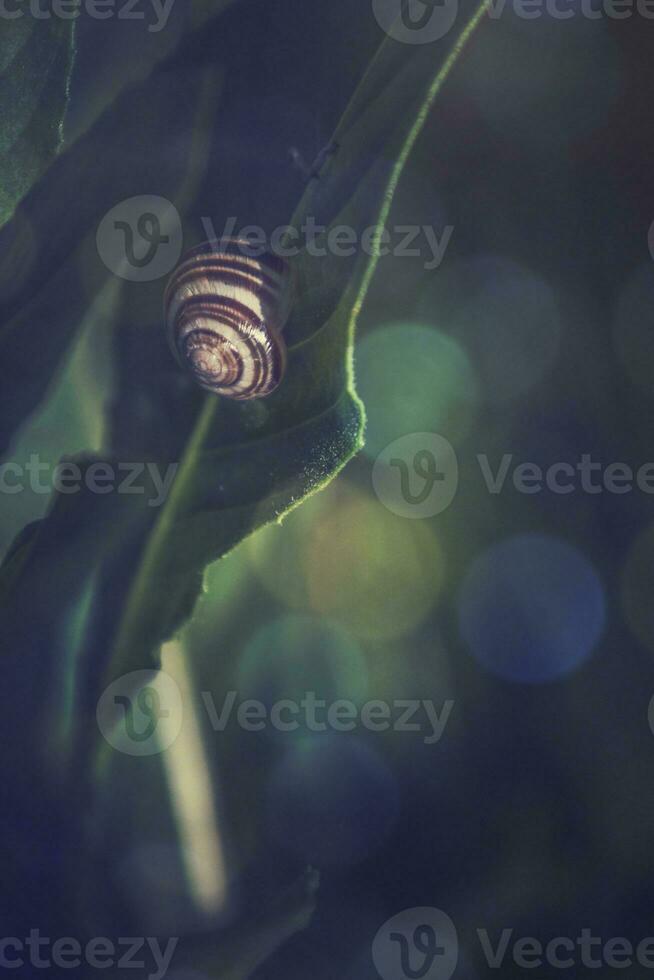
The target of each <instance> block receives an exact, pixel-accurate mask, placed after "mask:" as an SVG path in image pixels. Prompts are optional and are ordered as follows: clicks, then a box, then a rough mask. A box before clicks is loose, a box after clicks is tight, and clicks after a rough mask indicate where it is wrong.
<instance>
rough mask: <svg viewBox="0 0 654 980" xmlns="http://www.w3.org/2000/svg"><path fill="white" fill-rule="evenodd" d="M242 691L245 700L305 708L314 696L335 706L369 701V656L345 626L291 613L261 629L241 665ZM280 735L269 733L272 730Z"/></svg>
mask: <svg viewBox="0 0 654 980" xmlns="http://www.w3.org/2000/svg"><path fill="white" fill-rule="evenodd" d="M237 687H238V691H239V695H240V696H241V697H242V698H253V699H255V700H257V701H261V702H262V703H263V704H265V705H266V706H267V708H268V710H270V709H271V708H272V706H273V705H274V704H275V702H279V701H282V700H284V699H290V700H292V701H294V702H296V703H299V702H300V701H301V700H302V698H303V697H304V696H305V694H306V693H307V692H308V691H311V692H313V693H314V694H315V695H316V697H317V698H318V699H322V700H325V701H327V702H328V703H332V702H334V701H336V700H338V699H340V698H346V699H348V700H350V701H354V702H355V703H360V702H362V701H363V700H365V697H366V693H367V689H368V683H367V669H366V662H365V659H364V656H363V654H362V652H361V649H360V647H359V645H358V643H357V642H356V640H354V639H353V637H351V636H350V635H349V634H348V633H347V632H346V631H345V630H344V629H343V628H342V627H340V626H338V625H337V624H336V623H331V622H329V621H327V620H325V619H322V618H321V617H319V616H310V615H305V614H299V613H288V614H287V615H284V616H280V617H278V618H277V619H275V620H273V621H272V622H271V623H267V624H266V625H265V626H263V627H262V628H261V629H259V630H257V632H256V633H255V634H254V636H253V637H252V638H251V640H250V641H249V643H248V644H247V646H246V648H245V650H244V652H243V655H242V657H241V659H240V661H239V665H238V670H237ZM268 730H270V731H274V730H273V729H266V731H268Z"/></svg>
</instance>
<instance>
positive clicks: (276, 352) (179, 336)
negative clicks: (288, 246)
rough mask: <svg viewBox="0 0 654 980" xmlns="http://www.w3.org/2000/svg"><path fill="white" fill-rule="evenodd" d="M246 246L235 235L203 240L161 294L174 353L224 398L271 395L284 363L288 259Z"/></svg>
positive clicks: (201, 382) (203, 382)
mask: <svg viewBox="0 0 654 980" xmlns="http://www.w3.org/2000/svg"><path fill="white" fill-rule="evenodd" d="M248 247H251V246H248V243H247V242H240V241H239V240H237V239H234V240H232V241H229V242H205V243H204V244H202V245H198V246H197V248H194V249H192V250H191V251H190V252H189V253H188V254H187V255H186V256H185V257H184V258H183V259H182V261H181V263H180V265H179V266H178V267H177V269H176V270H175V272H173V274H172V276H171V278H170V282H169V283H168V286H167V288H166V294H165V299H164V308H165V317H166V333H167V335H168V341H169V343H170V346H171V347H172V350H173V352H174V354H175V356H176V358H177V360H178V361H179V363H180V364H181V365H182V367H184V368H185V369H186V370H188V371H190V373H191V374H192V375H193V377H194V378H195V380H196V381H197V382H198V384H199V385H201V386H202V387H203V388H207V389H208V390H209V391H213V392H215V393H216V394H218V395H225V396H226V397H227V398H237V399H248V398H263V397H264V396H265V395H269V394H270V393H271V392H272V391H274V390H275V388H276V387H277V386H278V384H279V382H280V381H281V379H282V376H283V374H284V368H285V363H286V345H285V344H284V341H283V339H282V337H281V330H282V329H283V327H284V323H285V322H286V319H287V316H288V312H289V306H290V298H291V297H290V293H291V287H290V270H289V266H288V263H287V262H285V261H284V259H282V258H280V257H279V256H277V255H274V254H273V253H272V252H266V253H265V254H264V255H261V256H258V257H257V258H251V257H250V256H248V255H247V254H245V252H244V249H246V248H248Z"/></svg>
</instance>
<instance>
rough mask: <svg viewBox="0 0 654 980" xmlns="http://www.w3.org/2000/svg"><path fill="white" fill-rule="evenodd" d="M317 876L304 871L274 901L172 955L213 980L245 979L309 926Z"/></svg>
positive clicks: (185, 966)
mask: <svg viewBox="0 0 654 980" xmlns="http://www.w3.org/2000/svg"><path fill="white" fill-rule="evenodd" d="M319 884H320V876H319V873H318V872H317V871H316V870H314V869H313V868H307V870H306V871H305V872H304V873H303V874H302V875H301V876H300V877H299V878H298V879H297V880H296V881H294V882H293V884H292V885H290V887H288V888H286V889H284V890H283V891H282V892H281V894H280V895H279V896H278V897H277V900H276V901H273V902H271V903H270V905H269V906H268V907H266V908H264V909H262V910H260V911H258V912H255V913H254V914H250V915H248V917H247V920H246V921H244V922H243V923H242V924H240V925H235V926H233V927H232V928H231V929H229V930H227V931H226V932H224V933H220V934H219V935H217V936H215V935H214V936H207V937H197V938H195V939H187V940H186V941H185V943H183V944H182V945H181V946H180V948H179V950H178V951H177V953H176V955H175V963H176V965H177V966H178V967H181V969H182V970H184V969H186V970H189V971H190V972H193V971H199V973H201V974H202V975H203V976H206V977H212V978H213V977H215V978H216V980H247V977H250V976H251V975H252V973H253V972H254V971H255V970H256V969H257V967H259V966H260V965H261V964H262V963H264V962H265V961H266V960H267V959H268V958H269V957H270V956H271V955H272V954H273V953H274V952H275V950H277V949H279V947H280V946H282V945H283V943H285V942H286V941H287V940H288V939H290V938H291V937H292V936H294V935H295V934H296V933H298V932H301V931H302V930H303V929H306V927H307V926H308V925H309V923H310V921H311V918H312V916H313V912H314V909H315V902H316V892H317V890H318V887H319Z"/></svg>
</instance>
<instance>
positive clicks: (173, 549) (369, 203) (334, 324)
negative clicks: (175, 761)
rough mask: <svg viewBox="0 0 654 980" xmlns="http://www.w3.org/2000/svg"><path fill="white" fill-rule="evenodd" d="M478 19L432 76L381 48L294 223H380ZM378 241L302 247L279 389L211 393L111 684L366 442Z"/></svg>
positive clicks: (405, 53) (142, 571)
mask: <svg viewBox="0 0 654 980" xmlns="http://www.w3.org/2000/svg"><path fill="white" fill-rule="evenodd" d="M484 12H485V5H484V4H482V6H480V7H479V8H478V9H477V12H476V13H475V14H474V16H473V18H472V19H471V20H470V21H469V23H468V25H467V26H466V28H465V29H464V30H463V32H462V33H461V35H460V37H459V38H458V39H457V41H456V43H455V45H454V46H453V48H452V50H451V51H450V52H449V53H448V54H447V56H446V57H445V58H444V59H443V61H442V63H441V64H440V66H438V68H436V66H435V65H434V63H433V62H434V55H433V49H432V50H431V52H425V48H429V47H431V46H427V45H425V46H413V45H405V44H400V43H397V42H395V41H393V40H391V39H388V40H387V41H386V42H385V43H384V44H383V45H382V47H381V48H380V51H379V52H378V54H377V56H376V58H375V59H374V61H373V63H372V65H371V66H370V68H369V70H368V72H367V73H366V76H365V77H364V79H363V81H362V83H361V85H360V87H359V88H358V90H357V92H356V93H355V95H354V97H353V99H352V102H351V103H350V106H349V108H348V110H347V111H346V113H345V116H344V117H343V120H342V122H341V123H340V125H339V126H338V128H337V130H336V133H335V135H334V139H333V143H332V149H333V151H334V152H331V155H330V156H329V162H328V164H327V166H326V167H325V168H323V172H322V173H321V174H320V175H319V176H318V177H317V178H314V179H312V180H311V181H310V183H309V187H308V190H307V192H306V193H305V195H304V197H303V199H302V201H301V203H300V206H299V208H298V210H297V212H296V215H295V216H294V218H293V225H294V227H295V228H296V229H300V228H301V226H302V224H303V223H304V221H305V220H306V218H307V217H311V216H313V217H314V218H315V219H316V222H317V223H318V224H321V223H324V224H325V226H327V227H328V228H330V229H331V228H334V227H336V226H337V225H339V224H346V225H348V226H349V227H351V228H353V229H355V230H356V232H357V233H358V235H359V237H361V236H362V235H363V233H364V231H365V230H366V229H367V228H369V227H370V226H372V225H374V226H377V228H378V229H381V228H382V227H383V226H384V225H385V222H386V220H387V218H388V214H389V211H390V206H391V201H392V197H393V194H394V192H395V189H396V187H397V184H398V182H399V179H400V176H401V173H402V170H403V168H404V165H405V163H406V161H407V159H408V157H409V154H410V152H411V150H412V148H413V146H414V144H415V141H416V139H417V137H418V135H419V133H420V130H421V128H422V126H423V124H424V121H425V119H426V117H427V114H428V112H429V110H430V108H431V106H432V104H433V101H434V99H435V97H436V95H437V93H438V91H439V90H440V88H441V86H442V84H443V82H444V80H445V78H446V77H447V75H448V74H449V72H450V70H451V68H452V66H453V65H454V63H455V61H456V58H457V57H458V54H459V53H460V51H461V49H462V47H463V45H464V44H465V42H466V40H467V39H468V37H469V36H470V34H471V33H472V31H473V30H474V28H475V27H476V25H477V23H478V22H479V21H480V19H481V17H482V15H483V13H484ZM378 238H379V234H377V236H376V239H375V241H374V242H373V248H372V249H371V251H372V254H370V255H367V254H365V253H364V252H363V251H362V250H361V249H356V250H355V255H354V257H353V258H352V259H344V258H342V257H340V256H337V255H334V254H331V255H329V254H328V255H326V256H325V257H321V258H316V257H315V256H314V255H312V254H310V252H311V250H310V249H307V250H306V251H303V252H301V254H300V255H299V257H298V258H297V260H296V268H297V272H298V283H299V285H298V297H297V302H296V305H295V308H294V311H293V314H292V317H291V321H290V322H289V324H288V326H287V328H286V336H287V338H288V340H289V345H290V346H289V361H288V369H287V376H286V380H285V381H284V383H283V384H282V385H281V386H280V388H279V389H278V391H277V392H275V393H274V394H273V395H272V396H271V397H270V398H268V399H266V400H265V401H261V402H255V403H250V404H248V403H245V404H239V403H230V402H226V401H225V400H220V399H217V398H215V397H212V396H208V397H207V398H206V400H205V406H204V409H203V411H202V413H201V415H200V418H199V420H198V422H197V424H196V426H195V429H194V432H193V435H192V437H191V439H190V440H189V442H188V444H187V447H186V450H185V453H184V455H183V457H182V460H181V464H180V468H179V472H178V474H177V477H176V480H175V483H174V485H173V489H172V492H171V494H170V496H169V497H168V499H167V501H166V503H165V504H164V506H163V507H162V509H161V513H160V514H159V515H158V517H157V521H156V523H155V524H154V526H153V530H152V533H151V535H150V536H149V539H148V541H147V544H146V546H145V547H144V550H143V555H142V559H141V561H140V564H139V566H138V568H137V570H136V574H135V576H134V579H133V584H132V587H131V592H130V594H129V596H128V599H127V602H126V606H125V610H124V614H123V617H122V619H121V621H120V623H119V625H118V628H117V630H116V634H115V646H114V651H115V652H114V655H113V656H112V657H111V660H110V667H109V671H108V674H107V677H106V681H107V682H109V681H111V680H113V679H115V678H116V677H117V676H120V675H121V674H123V673H126V672H128V671H130V670H134V669H137V667H142V666H143V665H144V664H149V663H152V662H153V661H152V660H150V658H151V657H152V656H153V655H154V654H155V652H156V650H157V648H158V646H159V645H160V643H161V642H162V641H163V640H165V639H167V638H168V637H169V636H170V635H171V634H172V633H173V632H174V631H175V630H177V629H178V628H179V627H180V626H181V625H182V624H183V622H184V621H185V619H186V618H187V617H188V616H189V615H190V613H191V611H192V608H193V605H194V603H195V601H196V599H197V596H198V594H199V593H200V590H201V581H202V575H203V572H204V569H205V568H206V566H207V565H208V564H209V562H211V561H213V560H215V559H216V558H218V557H220V556H221V555H224V554H226V553H227V552H228V551H230V550H231V549H232V548H233V547H234V546H235V545H236V544H238V542H239V541H240V540H242V539H243V537H245V536H246V535H248V534H250V533H251V532H252V531H254V530H255V529H256V528H257V527H261V526H263V525H264V524H266V523H267V522H269V521H271V520H274V519H278V520H279V519H281V518H282V517H283V516H284V514H286V513H287V512H288V511H289V510H290V509H291V508H293V507H294V506H297V504H298V503H300V502H301V501H302V499H303V498H304V497H306V496H307V495H308V494H310V493H312V492H314V491H315V490H318V489H320V488H321V487H322V486H324V485H325V484H326V483H327V482H328V481H329V480H331V479H332V478H333V477H334V476H335V475H336V473H337V472H338V471H339V470H340V469H341V468H342V467H343V466H344V465H345V463H346V462H347V461H348V460H349V459H350V458H351V457H352V456H353V455H354V453H355V452H356V451H357V450H358V449H359V448H360V447H361V445H362V427H363V411H362V406H361V404H360V402H359V400H358V398H357V396H356V394H355V391H354V384H353V373H352V350H353V338H354V329H355V326H356V320H357V317H358V314H359V311H360V309H361V306H362V304H363V301H364V299H365V295H366V292H367V290H368V287H369V285H370V282H371V279H372V276H373V274H374V270H375V265H376V262H377V257H378V251H379V241H378Z"/></svg>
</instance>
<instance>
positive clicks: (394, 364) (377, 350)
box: [356, 323, 477, 458]
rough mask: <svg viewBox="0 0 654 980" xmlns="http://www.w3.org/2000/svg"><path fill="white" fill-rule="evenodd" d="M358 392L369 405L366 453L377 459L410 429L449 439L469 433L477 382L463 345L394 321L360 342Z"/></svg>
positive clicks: (426, 329) (426, 328)
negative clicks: (436, 433)
mask: <svg viewBox="0 0 654 980" xmlns="http://www.w3.org/2000/svg"><path fill="white" fill-rule="evenodd" d="M356 379H357V391H358V392H359V395H360V396H361V398H362V400H363V403H364V404H365V406H366V414H367V419H368V421H367V427H366V442H365V446H364V450H363V451H364V453H366V454H367V455H368V456H370V457H371V458H375V457H376V456H377V455H378V454H379V453H380V452H381V451H382V450H383V449H384V447H385V446H386V445H388V443H389V442H392V441H393V440H394V439H398V438H399V437H400V436H404V435H406V434H407V433H409V432H438V433H440V434H441V435H443V436H445V438H446V439H449V441H450V442H454V443H456V442H457V441H460V440H461V439H462V438H463V437H464V436H465V435H466V434H467V432H468V431H469V429H470V426H471V423H472V420H473V415H474V408H475V405H476V401H477V383H476V379H475V376H474V372H473V370H472V367H471V366H470V362H469V361H468V358H467V356H466V354H465V353H464V352H463V350H462V349H461V347H460V346H459V344H458V343H457V342H456V341H455V340H453V339H452V338H450V337H447V336H445V334H443V333H441V332H440V331H439V330H436V329H435V328H433V327H429V326H425V325H424V324H417V323H407V324H391V325H389V326H385V327H380V328H378V329H376V330H373V331H372V332H371V333H369V334H368V335H367V336H366V337H364V338H363V340H361V341H360V343H359V344H358V345H357V351H356Z"/></svg>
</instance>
